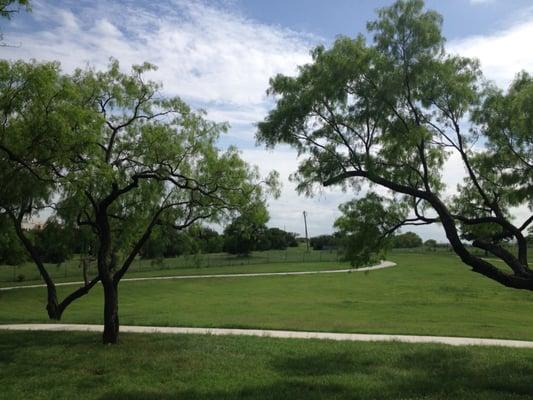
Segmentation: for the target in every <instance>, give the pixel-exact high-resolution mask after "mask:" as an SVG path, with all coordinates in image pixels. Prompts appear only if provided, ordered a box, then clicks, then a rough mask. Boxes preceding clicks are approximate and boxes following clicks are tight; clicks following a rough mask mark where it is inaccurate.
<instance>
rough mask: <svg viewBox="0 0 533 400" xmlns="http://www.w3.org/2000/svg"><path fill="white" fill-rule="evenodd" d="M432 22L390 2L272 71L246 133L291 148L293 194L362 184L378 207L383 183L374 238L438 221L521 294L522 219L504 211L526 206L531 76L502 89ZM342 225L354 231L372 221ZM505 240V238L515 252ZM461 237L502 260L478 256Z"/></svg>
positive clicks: (488, 271)
mask: <svg viewBox="0 0 533 400" xmlns="http://www.w3.org/2000/svg"><path fill="white" fill-rule="evenodd" d="M441 25H442V17H441V16H440V15H439V14H437V13H436V12H434V11H428V10H426V9H425V8H424V2H423V1H422V0H399V1H397V2H395V3H394V4H393V5H392V6H391V7H387V8H383V9H381V10H379V11H378V15H377V19H376V20H375V21H372V22H369V23H368V25H367V28H368V31H369V36H370V37H371V39H370V40H369V41H367V40H366V39H365V37H364V36H363V35H359V36H358V37H356V38H354V39H352V38H348V37H339V38H338V39H337V40H336V41H335V43H334V44H333V45H332V46H331V48H325V47H324V46H318V47H317V48H315V49H314V50H313V52H312V62H311V63H309V64H306V65H302V66H300V68H299V72H298V74H297V76H294V77H290V76H284V75H277V76H275V77H273V78H272V79H271V81H270V89H269V94H270V95H272V96H274V97H275V99H276V105H275V107H274V109H273V110H272V111H271V112H270V113H269V114H268V116H267V117H266V119H265V120H264V121H263V122H261V123H260V124H259V127H258V133H257V138H258V140H259V141H260V142H262V143H264V144H266V145H267V146H269V147H273V146H275V145H277V144H279V143H287V144H289V145H291V146H293V147H294V148H296V149H297V150H298V152H299V154H300V156H302V158H303V160H302V162H301V163H300V165H299V168H298V171H297V172H296V173H295V174H294V178H295V179H296V181H297V182H298V189H299V191H301V192H303V193H306V194H308V195H312V194H313V192H314V191H315V190H316V189H317V188H319V187H322V186H337V187H340V188H341V189H344V190H353V191H354V192H358V191H360V190H362V189H364V190H367V188H369V190H370V194H368V195H367V198H368V199H369V201H372V202H373V203H374V204H375V205H376V207H383V205H384V203H383V202H379V201H376V199H373V196H374V195H373V194H372V193H371V192H372V190H374V188H376V187H380V188H382V189H385V191H386V192H387V194H386V195H384V196H385V197H386V198H388V199H389V200H391V201H392V202H391V206H392V207H386V208H385V209H384V211H386V212H387V213H388V214H389V215H390V218H389V219H388V221H386V226H381V227H380V228H379V230H380V232H379V233H380V234H385V235H389V234H392V232H393V231H394V230H395V229H397V228H399V227H401V226H405V225H421V224H433V223H439V224H442V227H443V229H444V231H445V234H446V237H447V238H448V241H449V242H450V244H451V246H452V247H453V249H454V251H455V252H456V253H457V254H458V255H459V257H460V258H461V259H462V261H463V262H464V263H466V264H467V265H469V266H471V267H472V270H473V271H474V272H477V273H480V274H482V275H484V276H486V277H489V278H490V279H493V280H495V281H497V282H499V283H501V284H503V285H505V286H509V287H513V288H519V289H528V290H532V289H533V271H531V270H530V268H529V265H528V260H527V243H526V240H525V238H524V232H525V230H526V229H527V228H528V226H530V224H531V223H532V222H533V215H531V216H530V217H528V218H526V219H525V220H523V221H515V219H514V218H513V217H512V215H513V208H514V207H518V206H526V207H527V206H528V207H529V209H530V210H531V207H532V206H533V168H532V166H533V135H532V133H531V132H532V128H533V77H532V76H531V75H529V74H528V73H526V72H522V73H519V74H518V75H517V77H516V79H515V80H514V82H513V83H512V84H511V86H510V87H509V89H508V90H505V91H504V90H501V89H499V88H497V87H495V86H494V85H493V84H491V83H489V82H487V81H486V80H484V79H483V76H482V74H481V71H480V68H479V63H478V62H477V61H476V60H473V59H469V58H465V57H460V56H457V55H453V54H448V53H447V52H446V51H445V48H444V37H443V36H442V33H441ZM452 155H453V156H454V157H456V158H457V159H458V160H460V162H461V163H462V165H463V167H464V171H465V174H466V176H465V179H464V182H463V183H462V184H461V185H460V186H459V188H458V190H457V194H456V195H455V196H452V197H450V196H447V195H446V194H445V193H446V192H445V189H446V185H445V181H444V179H443V166H444V163H445V162H446V160H447V159H449V158H450V157H451V156H452ZM363 184H365V185H363ZM380 204H381V205H380ZM400 204H401V205H402V208H403V209H404V210H405V211H403V212H402V213H401V214H399V213H398V207H399V205H400ZM361 217H364V216H361ZM353 229H354V230H355V231H354V232H353V234H358V235H360V237H365V235H364V232H365V231H366V232H368V229H371V230H375V229H376V228H375V227H371V224H370V225H369V224H364V223H361V224H359V225H358V226H357V227H354V228H353ZM373 234H374V233H373ZM375 234H376V235H377V234H378V233H377V232H375ZM504 239H507V240H513V241H514V242H516V245H517V251H516V253H513V252H512V251H510V250H509V249H508V248H506V247H505V246H502V241H503V240H504ZM470 243H471V244H472V245H473V246H475V247H477V248H480V249H483V250H486V251H488V252H490V253H492V255H494V256H495V257H497V258H499V259H500V260H502V261H503V263H502V264H501V265H502V266H500V265H499V264H498V265H496V264H494V263H491V262H489V261H486V260H484V259H481V258H480V257H477V256H476V255H475V254H473V253H472V252H471V251H470V249H469V246H468V244H470ZM360 250H362V251H365V246H361V248H360Z"/></svg>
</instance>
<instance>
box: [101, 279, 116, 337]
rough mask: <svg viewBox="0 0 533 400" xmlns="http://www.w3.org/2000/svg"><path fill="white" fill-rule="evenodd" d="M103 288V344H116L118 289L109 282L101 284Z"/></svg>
mask: <svg viewBox="0 0 533 400" xmlns="http://www.w3.org/2000/svg"><path fill="white" fill-rule="evenodd" d="M102 284H103V287H104V335H103V337H102V340H103V343H104V344H117V343H118V330H119V322H118V287H117V285H115V284H114V283H113V281H111V282H106V283H103V282H102Z"/></svg>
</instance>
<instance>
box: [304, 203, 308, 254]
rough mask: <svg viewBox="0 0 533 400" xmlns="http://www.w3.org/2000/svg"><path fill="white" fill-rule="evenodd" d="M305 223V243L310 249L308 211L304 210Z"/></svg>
mask: <svg viewBox="0 0 533 400" xmlns="http://www.w3.org/2000/svg"><path fill="white" fill-rule="evenodd" d="M304 225H305V243H306V244H307V251H309V236H308V235H307V212H305V211H304Z"/></svg>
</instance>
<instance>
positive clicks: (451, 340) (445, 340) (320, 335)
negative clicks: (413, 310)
mask: <svg viewBox="0 0 533 400" xmlns="http://www.w3.org/2000/svg"><path fill="white" fill-rule="evenodd" d="M0 330H5V331H56V332H57V331H67V332H102V331H103V326H102V325H82V324H10V325H0ZM120 331H121V332H126V333H165V334H195V335H215V336H259V337H270V338H286V339H326V340H339V341H352V342H401V343H438V344H446V345H451V346H503V347H516V348H533V342H531V341H525V340H505V339H482V338H465V337H451V336H416V335H380V334H361V333H333V332H304V331H281V330H265V329H223V328H187V327H165V326H132V325H122V326H121V327H120Z"/></svg>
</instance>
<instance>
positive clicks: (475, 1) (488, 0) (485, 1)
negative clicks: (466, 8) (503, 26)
mask: <svg viewBox="0 0 533 400" xmlns="http://www.w3.org/2000/svg"><path fill="white" fill-rule="evenodd" d="M494 1H495V0H470V3H471V4H489V3H494Z"/></svg>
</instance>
